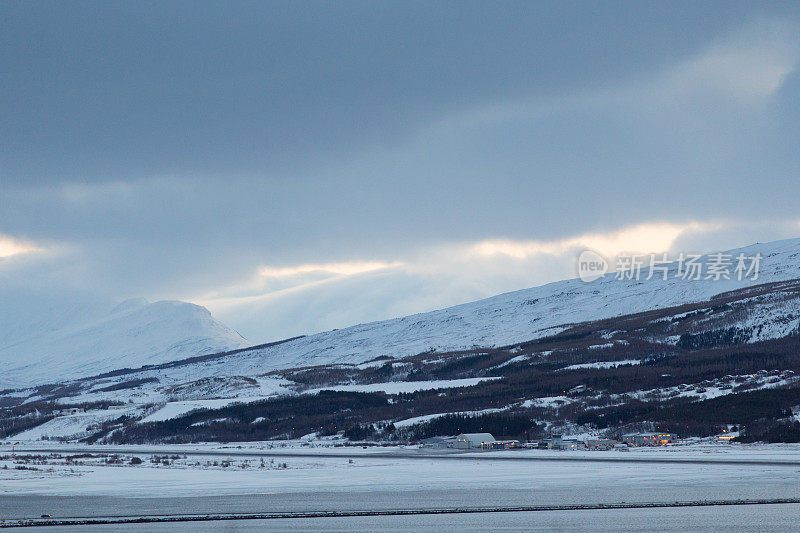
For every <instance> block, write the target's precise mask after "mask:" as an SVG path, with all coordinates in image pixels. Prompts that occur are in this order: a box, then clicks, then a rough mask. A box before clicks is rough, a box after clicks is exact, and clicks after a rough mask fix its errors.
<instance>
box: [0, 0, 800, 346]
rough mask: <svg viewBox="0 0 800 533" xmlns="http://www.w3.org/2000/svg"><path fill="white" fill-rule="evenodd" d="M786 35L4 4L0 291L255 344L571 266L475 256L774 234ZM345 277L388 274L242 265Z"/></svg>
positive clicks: (219, 7)
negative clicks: (18, 249) (656, 232)
mask: <svg viewBox="0 0 800 533" xmlns="http://www.w3.org/2000/svg"><path fill="white" fill-rule="evenodd" d="M798 28H800V8H798V6H797V4H791V3H774V4H770V3H767V4H762V5H754V4H752V3H745V2H743V3H731V2H724V3H720V4H715V3H711V2H708V3H702V4H700V5H696V3H690V2H687V3H670V4H663V5H656V4H653V5H642V4H640V3H636V2H631V3H622V4H615V5H610V4H607V3H583V2H578V3H566V4H565V3H551V4H541V3H540V4H531V3H529V2H521V3H513V2H509V3H505V4H503V5H502V6H500V7H498V6H495V5H489V4H485V3H464V2H458V3H446V2H445V3H437V4H435V5H433V6H432V5H431V4H430V3H427V2H418V3H413V2H412V3H408V2H404V3H338V4H331V3H310V4H309V3H306V4H296V3H293V2H284V3H282V2H275V3H260V2H259V3H248V2H243V3H236V4H235V5H231V4H230V3H227V2H226V3H203V4H196V3H191V2H187V3H180V2H174V3H167V4H165V3H161V2H159V3H153V4H148V3H136V4H123V3H106V2H89V3H70V4H49V3H48V4H45V3H42V4H38V3H30V2H4V3H3V4H2V5H0V48H2V50H4V51H5V52H6V53H4V54H2V55H0V72H2V73H3V75H2V76H0V92H2V94H3V97H2V98H1V99H0V116H2V117H3V118H2V121H0V185H1V186H2V190H0V195H1V197H0V201H2V209H0V236H2V235H6V236H8V237H10V238H11V239H14V242H23V241H27V242H31V243H33V244H34V245H35V247H38V248H40V250H39V251H37V252H30V253H25V254H22V253H16V254H15V255H14V256H10V255H9V256H8V257H6V258H5V259H0V277H1V278H2V279H3V281H4V284H5V286H6V289H7V290H22V289H26V290H28V289H30V290H36V291H40V292H44V293H47V291H65V290H79V291H88V292H91V293H92V294H93V295H95V296H97V297H102V298H108V299H119V298H125V297H130V296H138V295H145V296H147V297H148V298H150V299H157V298H161V297H170V298H186V299H191V300H193V301H200V302H204V303H208V305H209V306H210V307H211V309H212V311H215V312H218V314H221V315H222V318H223V319H225V318H228V319H230V320H229V321H230V322H231V325H232V326H234V327H239V328H240V329H242V330H244V331H243V333H245V335H247V336H248V337H250V338H251V339H253V340H266V339H267V338H276V337H280V336H285V335H283V332H286V333H287V334H289V333H296V332H298V331H295V330H296V329H297V328H299V327H302V328H303V329H308V330H319V329H323V328H325V327H334V326H341V325H346V324H347V323H350V322H351V321H356V320H368V319H371V318H382V317H385V316H391V315H392V314H401V313H406V312H413V311H416V310H425V309H429V308H433V307H437V306H440V305H445V304H451V303H457V302H459V301H463V300H466V299H471V298H477V297H480V296H485V295H489V294H491V293H492V292H494V291H499V290H510V289H513V288H518V287H522V286H526V285H528V284H533V283H539V282H544V281H549V280H552V279H557V278H558V277H567V276H570V275H571V274H572V272H571V271H570V270H569V269H570V266H569V265H570V263H569V257H570V256H569V253H570V252H569V251H564V250H562V251H560V252H559V253H558V254H553V253H549V254H548V253H544V254H542V253H540V254H536V253H531V254H530V255H526V256H525V257H524V258H522V259H520V258H519V257H513V256H510V255H503V254H501V255H499V256H497V257H496V258H494V259H492V260H491V261H489V263H487V260H486V259H485V258H476V256H475V255H474V254H473V255H471V254H470V253H469V250H471V249H472V248H471V247H472V246H473V245H474V244H475V243H479V242H482V241H487V240H492V241H494V240H498V239H505V240H507V241H511V242H512V243H523V244H524V243H529V242H530V241H537V242H540V241H541V242H560V241H563V240H565V239H567V240H568V239H571V238H574V237H575V236H581V235H585V234H587V233H592V232H595V233H596V232H601V233H602V232H606V233H608V232H611V233H613V232H615V231H617V230H619V229H620V228H625V227H630V226H635V225H637V224H642V223H657V222H670V223H672V224H676V225H678V226H680V225H685V224H688V223H689V222H691V221H699V222H703V223H711V222H713V223H715V224H717V225H716V226H715V228H716V229H715V230H713V231H711V230H707V229H704V230H703V231H699V230H694V232H691V231H689V232H684V233H683V234H681V235H682V237H681V238H682V239H684V241H686V240H687V239H694V241H693V242H694V243H695V244H698V245H700V244H703V245H708V246H714V247H716V246H728V245H730V246H735V245H741V244H747V242H748V241H746V240H744V239H751V238H752V239H754V240H755V239H759V240H767V239H769V238H777V237H783V236H791V235H793V234H796V233H797V226H796V221H797V220H798V219H800V212H798V209H797V202H796V198H797V196H798V193H800V190H798V189H799V188H800V181H799V180H797V176H798V170H800V159H798V158H799V157H800V155H799V154H798V151H797V150H796V146H797V145H798V141H800V131H798V128H800V126H798V125H799V124H800V106H799V105H798V102H800V99H799V98H798V93H799V92H800V74H798V70H797V63H798V58H800V55H799V54H800V42H798V35H800V30H798ZM722 222H724V224H722ZM720 224H722V226H720ZM723 226H724V227H723ZM720 228H722V229H720ZM720 232H722V233H720ZM712 235H714V236H716V238H717V239H718V240H713V239H712V238H711V236H712ZM676 242H679V241H675V239H673V240H669V239H665V240H664V242H663V243H660V244H659V245H662V246H665V247H667V248H669V247H673V246H676ZM529 248H530V247H529ZM8 249H9V250H10V249H11V248H10V247H8ZM2 250H3V245H2V241H0V251H2ZM2 255H3V254H0V257H1V256H2ZM365 261H366V262H378V263H382V264H386V265H391V266H390V267H387V268H376V269H374V270H367V271H360V272H359V271H358V269H356V271H351V270H347V269H345V270H346V271H347V272H349V273H345V274H342V273H341V272H339V273H335V274H333V276H334V278H335V279H334V280H332V279H331V278H330V276H331V275H332V274H330V272H327V271H326V270H325V268H327V267H322V268H320V269H318V270H317V271H306V272H303V273H299V274H297V275H294V276H289V277H283V278H280V280H278V281H275V280H265V279H263V278H264V276H261V275H259V274H258V273H259V269H262V270H263V268H264V267H269V268H280V267H282V268H290V269H291V268H295V267H297V266H298V265H308V264H315V265H327V264H331V263H336V264H342V263H347V264H351V263H358V262H365ZM398 265H401V266H398ZM334 270H335V269H334ZM325 280H327V281H325ZM292 288H294V289H292ZM287 289H292V290H287ZM276 291H280V292H276ZM353 294H355V295H358V297H354V296H352V295H353ZM346 295H351V296H350V297H349V298H348V297H347V296H346ZM93 297H94V296H93ZM240 297H252V298H254V300H247V303H244V301H243V302H242V303H241V305H239V306H237V305H234V304H232V303H230V302H231V301H234V300H231V299H232V298H240ZM221 302H227V303H226V304H225V305H223V304H222V303H221ZM215 305H218V306H219V308H218V309H215ZM290 329H291V331H289V330H290Z"/></svg>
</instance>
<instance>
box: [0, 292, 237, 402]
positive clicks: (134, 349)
mask: <svg viewBox="0 0 800 533" xmlns="http://www.w3.org/2000/svg"><path fill="white" fill-rule="evenodd" d="M89 316H90V317H91V318H87V317H86V315H82V316H81V315H78V317H79V318H78V317H71V321H69V322H67V324H66V325H64V326H63V327H60V328H59V327H58V326H57V324H55V323H51V324H49V328H47V329H44V330H43V331H42V332H40V333H39V334H38V335H34V334H33V333H32V332H28V333H27V334H26V335H21V334H20V333H17V335H16V336H17V339H15V340H9V341H7V342H4V343H3V344H2V345H0V388H4V387H12V386H20V385H29V384H36V383H45V382H53V381H62V380H67V379H73V378H78V377H82V376H86V375H91V374H97V373H99V372H105V371H109V370H114V369H118V368H124V367H140V366H142V365H146V364H157V363H163V362H167V361H172V360H175V359H180V358H185V357H191V356H195V355H200V354H207V353H212V352H219V351H223V350H229V349H235V348H241V347H243V346H245V345H246V344H247V342H246V341H245V340H244V339H243V338H242V337H241V336H240V335H239V334H238V333H236V332H235V331H233V330H231V329H230V328H228V327H226V326H224V325H223V324H221V323H219V322H217V321H216V320H214V318H212V316H211V313H209V312H208V310H207V309H205V308H203V307H199V306H197V305H193V304H188V303H184V302H177V301H162V302H156V303H148V302H147V301H146V300H142V299H137V300H128V301H126V302H123V303H122V304H120V305H119V306H117V307H116V308H114V309H112V310H111V311H110V312H106V313H104V314H99V313H96V314H94V315H91V314H89ZM6 338H7V339H12V337H11V335H10V334H9V335H6Z"/></svg>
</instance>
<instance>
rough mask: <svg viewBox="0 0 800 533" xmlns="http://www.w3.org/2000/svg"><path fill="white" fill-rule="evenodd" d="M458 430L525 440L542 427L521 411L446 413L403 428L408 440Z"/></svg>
mask: <svg viewBox="0 0 800 533" xmlns="http://www.w3.org/2000/svg"><path fill="white" fill-rule="evenodd" d="M459 433H491V434H492V435H493V436H494V437H495V438H496V439H515V440H519V441H521V442H525V441H527V440H529V439H531V438H538V437H540V436H541V435H542V427H541V426H539V425H538V424H536V422H534V421H533V420H532V419H531V417H530V416H529V415H527V414H524V413H484V414H480V415H476V416H470V415H459V414H453V415H446V416H441V417H437V418H434V419H432V420H430V421H428V422H424V423H421V424H416V425H414V426H411V427H409V428H408V429H407V430H406V431H405V432H404V437H405V438H406V439H407V440H410V441H419V440H422V439H426V438H428V437H436V436H439V435H458V434H459Z"/></svg>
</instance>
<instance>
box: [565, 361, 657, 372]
mask: <svg viewBox="0 0 800 533" xmlns="http://www.w3.org/2000/svg"><path fill="white" fill-rule="evenodd" d="M640 364H642V362H641V360H639V359H623V360H621V361H598V362H596V363H582V364H579V365H570V366H565V367H564V368H562V369H561V370H579V369H582V368H617V367H618V366H625V365H640Z"/></svg>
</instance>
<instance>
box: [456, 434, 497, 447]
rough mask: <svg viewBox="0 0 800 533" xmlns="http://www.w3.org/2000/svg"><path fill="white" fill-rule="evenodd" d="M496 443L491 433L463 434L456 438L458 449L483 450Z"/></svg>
mask: <svg viewBox="0 0 800 533" xmlns="http://www.w3.org/2000/svg"><path fill="white" fill-rule="evenodd" d="M494 441H495V439H494V437H493V436H492V434H491V433H462V434H460V435H459V436H458V437H456V448H460V449H467V448H482V447H485V446H488V445H489V444H491V443H492V442H494Z"/></svg>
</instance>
